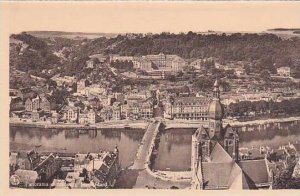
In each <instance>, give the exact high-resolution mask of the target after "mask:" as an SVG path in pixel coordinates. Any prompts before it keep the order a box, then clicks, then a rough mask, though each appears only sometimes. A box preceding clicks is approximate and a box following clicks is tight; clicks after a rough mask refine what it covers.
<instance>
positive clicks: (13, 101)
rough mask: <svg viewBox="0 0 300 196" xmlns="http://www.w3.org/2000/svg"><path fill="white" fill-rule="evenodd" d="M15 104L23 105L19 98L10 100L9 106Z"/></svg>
mask: <svg viewBox="0 0 300 196" xmlns="http://www.w3.org/2000/svg"><path fill="white" fill-rule="evenodd" d="M17 103H23V101H22V99H21V97H17V98H14V99H11V101H10V104H17Z"/></svg>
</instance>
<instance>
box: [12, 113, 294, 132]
mask: <svg viewBox="0 0 300 196" xmlns="http://www.w3.org/2000/svg"><path fill="white" fill-rule="evenodd" d="M292 121H300V116H297V117H287V118H273V119H264V120H254V121H245V122H240V121H233V120H228V119H224V120H223V126H225V125H227V124H230V125H231V126H234V127H241V126H255V125H263V124H269V123H282V122H292ZM149 122H150V120H135V121H130V120H117V121H109V122H101V123H96V124H94V125H89V126H85V125H80V124H67V123H63V124H50V123H46V122H23V121H20V120H10V122H9V124H10V125H11V126H22V127H33V128H47V129H87V130H89V129H143V130H145V129H146V128H147V126H148V124H149ZM163 123H164V124H165V125H166V127H165V129H171V128H199V127H201V126H202V125H204V126H205V125H207V124H208V122H205V121H195V120H169V119H164V120H163Z"/></svg>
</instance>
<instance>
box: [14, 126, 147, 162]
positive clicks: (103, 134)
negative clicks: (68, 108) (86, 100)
mask: <svg viewBox="0 0 300 196" xmlns="http://www.w3.org/2000/svg"><path fill="white" fill-rule="evenodd" d="M143 135H144V131H143V130H109V129H105V130H104V129H103V130H89V131H87V130H63V129H43V128H29V127H19V126H18V127H17V126H16V127H14V126H11V127H10V150H11V151H28V150H31V149H34V147H35V146H39V145H41V147H38V148H37V151H39V152H70V153H87V152H99V151H101V150H103V151H108V150H113V149H114V147H115V145H117V146H118V148H119V151H120V163H121V166H122V167H127V166H129V165H130V164H131V162H132V161H133V160H134V158H135V153H136V151H137V148H138V145H139V143H140V141H141V140H142V137H143Z"/></svg>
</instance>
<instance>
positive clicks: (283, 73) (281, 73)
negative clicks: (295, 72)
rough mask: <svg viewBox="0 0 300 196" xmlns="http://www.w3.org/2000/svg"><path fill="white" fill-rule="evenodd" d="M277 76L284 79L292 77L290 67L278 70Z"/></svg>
mask: <svg viewBox="0 0 300 196" xmlns="http://www.w3.org/2000/svg"><path fill="white" fill-rule="evenodd" d="M277 74H278V75H279V76H283V77H290V76H291V68H290V67H279V68H277Z"/></svg>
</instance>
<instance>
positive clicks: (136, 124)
mask: <svg viewBox="0 0 300 196" xmlns="http://www.w3.org/2000/svg"><path fill="white" fill-rule="evenodd" d="M9 125H10V126H21V127H32V128H45V129H80V130H82V129H87V130H93V129H129V130H130V129H142V130H144V129H146V127H147V126H148V122H147V121H128V120H126V121H122V120H120V121H110V122H102V123H96V124H94V125H89V126H85V125H80V124H67V123H63V124H50V123H44V122H23V121H16V120H15V121H12V120H11V121H10V122H9Z"/></svg>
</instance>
